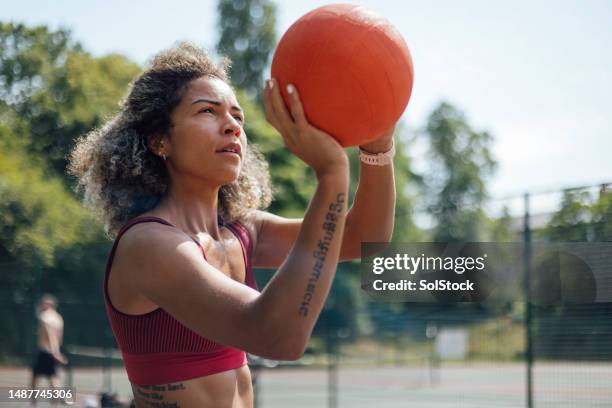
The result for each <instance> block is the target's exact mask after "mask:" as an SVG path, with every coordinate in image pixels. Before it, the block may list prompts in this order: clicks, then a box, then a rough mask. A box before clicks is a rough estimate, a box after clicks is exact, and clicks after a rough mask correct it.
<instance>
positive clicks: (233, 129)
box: [223, 117, 242, 137]
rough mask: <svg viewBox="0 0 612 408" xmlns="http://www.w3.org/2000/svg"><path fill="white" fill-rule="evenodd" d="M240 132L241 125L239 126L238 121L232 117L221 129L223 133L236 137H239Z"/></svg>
mask: <svg viewBox="0 0 612 408" xmlns="http://www.w3.org/2000/svg"><path fill="white" fill-rule="evenodd" d="M241 132H242V126H240V123H238V121H237V120H236V119H235V118H233V117H232V118H230V119H229V120H228V121H227V123H226V124H225V128H224V130H223V133H224V134H226V135H234V136H236V137H239V136H240V133H241Z"/></svg>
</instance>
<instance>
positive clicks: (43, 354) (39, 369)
mask: <svg viewBox="0 0 612 408" xmlns="http://www.w3.org/2000/svg"><path fill="white" fill-rule="evenodd" d="M32 373H33V374H34V375H46V376H53V375H55V374H57V361H56V360H55V358H53V356H52V355H51V353H49V352H48V351H44V350H40V351H39V352H38V355H37V356H36V359H35V360H34V364H33V365H32Z"/></svg>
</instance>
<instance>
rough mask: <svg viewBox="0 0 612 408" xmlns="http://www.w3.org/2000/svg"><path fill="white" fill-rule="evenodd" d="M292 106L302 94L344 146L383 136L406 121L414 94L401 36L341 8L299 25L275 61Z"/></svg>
mask: <svg viewBox="0 0 612 408" xmlns="http://www.w3.org/2000/svg"><path fill="white" fill-rule="evenodd" d="M272 77H273V78H275V79H276V80H277V81H278V83H279V85H280V87H281V90H282V93H283V98H284V99H285V103H287V101H288V95H287V90H286V87H287V84H290V83H291V84H294V85H295V86H296V87H297V89H298V92H299V94H300V97H301V100H302V103H303V105H304V111H305V112H306V117H307V118H308V121H309V122H310V123H311V124H312V125H313V126H316V127H318V128H320V129H322V130H324V131H326V132H327V133H329V134H331V135H332V136H334V137H335V138H336V139H337V140H338V142H340V144H342V145H343V146H356V145H359V144H363V143H366V142H368V141H371V140H374V139H376V138H377V137H379V136H380V135H381V134H382V133H383V132H385V131H386V130H388V129H390V128H391V126H393V124H394V123H395V122H397V120H398V119H399V118H400V116H401V115H402V113H403V112H404V109H406V106H407V105H408V100H409V99H410V94H411V92H412V79H413V68H412V58H411V57H410V51H409V50H408V46H407V45H406V42H405V41H404V39H403V38H402V36H401V34H400V33H399V31H398V30H397V29H396V28H395V27H393V26H392V25H391V23H389V21H388V20H387V19H385V18H384V17H382V16H380V15H378V14H376V13H373V12H372V11H370V10H367V9H365V8H363V7H361V6H356V5H349V4H333V5H329V6H323V7H320V8H317V9H315V10H313V11H311V12H309V13H308V14H306V15H304V16H302V17H301V18H300V19H299V20H297V21H296V22H295V23H294V24H293V25H292V26H291V27H289V29H288V30H287V32H286V33H285V34H284V35H283V37H282V38H281V40H280V42H279V43H278V46H277V48H276V51H275V53H274V57H273V59H272Z"/></svg>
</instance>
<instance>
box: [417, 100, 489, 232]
mask: <svg viewBox="0 0 612 408" xmlns="http://www.w3.org/2000/svg"><path fill="white" fill-rule="evenodd" d="M425 133H426V136H427V137H428V140H429V145H430V158H431V163H432V170H431V176H429V177H427V179H426V184H427V190H428V196H429V197H432V199H431V202H430V205H429V209H428V211H429V213H430V214H431V215H432V217H433V218H434V220H435V221H436V226H435V228H434V230H433V240H434V241H440V242H450V241H478V240H479V239H480V237H481V235H482V233H483V231H482V225H483V223H484V220H485V214H484V212H483V210H482V205H483V203H484V201H485V199H486V197H487V189H486V185H485V181H486V178H487V176H489V175H490V174H491V173H492V172H493V171H494V170H495V168H496V162H495V160H494V159H493V158H492V156H491V151H490V144H491V142H492V136H491V135H490V134H489V133H488V132H479V131H476V130H474V129H472V127H471V126H470V125H469V123H468V122H467V120H466V118H465V115H464V114H463V113H462V112H461V111H459V110H458V109H457V108H455V107H454V106H452V105H450V104H448V103H441V104H440V105H439V106H438V107H437V108H436V109H435V110H434V111H433V112H432V113H431V114H430V115H429V118H428V121H427V127H426V132H425Z"/></svg>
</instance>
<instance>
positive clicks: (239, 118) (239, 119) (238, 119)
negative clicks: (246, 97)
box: [234, 116, 244, 123]
mask: <svg viewBox="0 0 612 408" xmlns="http://www.w3.org/2000/svg"><path fill="white" fill-rule="evenodd" d="M234 119H236V120H237V121H238V122H241V123H242V122H244V119H242V116H234Z"/></svg>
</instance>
